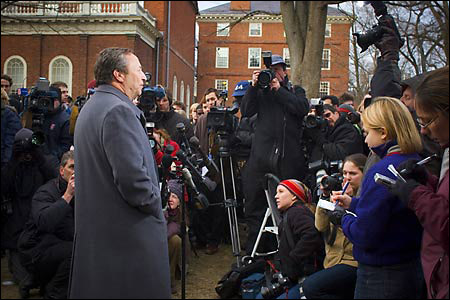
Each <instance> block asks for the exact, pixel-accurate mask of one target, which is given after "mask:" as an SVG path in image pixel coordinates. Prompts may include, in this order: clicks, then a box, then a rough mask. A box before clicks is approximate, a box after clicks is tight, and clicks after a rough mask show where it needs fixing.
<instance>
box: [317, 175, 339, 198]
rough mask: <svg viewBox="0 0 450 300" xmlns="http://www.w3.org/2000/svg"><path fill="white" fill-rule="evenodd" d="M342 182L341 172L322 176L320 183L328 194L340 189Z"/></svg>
mask: <svg viewBox="0 0 450 300" xmlns="http://www.w3.org/2000/svg"><path fill="white" fill-rule="evenodd" d="M343 182H344V177H343V176H342V175H341V173H333V174H331V175H330V176H326V177H324V178H322V180H321V182H320V183H321V184H322V187H323V190H324V191H326V192H327V193H328V194H330V193H331V192H332V191H341V190H342V183H343Z"/></svg>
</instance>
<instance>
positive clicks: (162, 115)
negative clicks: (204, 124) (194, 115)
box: [155, 90, 194, 145]
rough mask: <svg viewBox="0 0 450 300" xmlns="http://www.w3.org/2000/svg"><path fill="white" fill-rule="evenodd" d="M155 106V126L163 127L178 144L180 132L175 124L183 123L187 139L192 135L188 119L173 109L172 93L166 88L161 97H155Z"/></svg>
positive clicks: (192, 131) (192, 130)
mask: <svg viewBox="0 0 450 300" xmlns="http://www.w3.org/2000/svg"><path fill="white" fill-rule="evenodd" d="M156 106H157V113H156V119H155V123H156V124H155V125H156V128H159V129H165V130H166V131H167V132H168V133H169V135H170V136H171V137H172V139H173V140H174V141H175V142H176V143H177V144H178V145H181V144H182V140H181V135H180V133H179V132H178V131H177V124H179V123H183V124H184V126H185V128H186V137H187V139H188V140H189V139H190V138H191V137H193V136H194V129H193V127H192V125H191V123H190V121H189V120H188V119H187V118H186V117H184V116H182V115H180V114H178V113H176V112H175V110H174V109H173V107H172V94H171V93H170V92H169V91H168V90H165V93H164V96H163V97H160V98H156Z"/></svg>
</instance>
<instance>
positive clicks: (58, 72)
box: [49, 56, 72, 95]
mask: <svg viewBox="0 0 450 300" xmlns="http://www.w3.org/2000/svg"><path fill="white" fill-rule="evenodd" d="M49 70H50V76H49V77H50V78H49V80H50V83H53V82H56V81H62V82H64V83H65V84H67V86H68V90H69V95H71V94H72V63H71V61H70V59H69V58H67V57H65V56H58V57H55V58H54V59H53V60H52V61H51V62H50V67H49Z"/></svg>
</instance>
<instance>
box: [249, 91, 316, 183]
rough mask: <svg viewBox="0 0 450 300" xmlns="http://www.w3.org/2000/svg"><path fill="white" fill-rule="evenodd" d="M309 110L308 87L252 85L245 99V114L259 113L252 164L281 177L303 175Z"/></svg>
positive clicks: (251, 158) (299, 176) (301, 177)
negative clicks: (263, 86)
mask: <svg viewBox="0 0 450 300" xmlns="http://www.w3.org/2000/svg"><path fill="white" fill-rule="evenodd" d="M308 111H309V103H308V99H306V95H305V90H304V89H303V88H301V87H300V86H295V87H294V88H293V89H288V88H286V87H281V88H280V89H279V90H278V91H273V90H269V91H266V90H264V91H263V90H261V89H259V88H257V87H253V86H250V87H249V88H248V90H247V92H246V94H245V96H244V98H243V100H242V109H241V112H242V117H252V116H253V115H255V114H258V119H257V121H256V132H255V137H254V140H253V143H252V150H251V155H250V162H249V163H250V165H251V166H252V168H253V169H255V170H256V171H258V172H267V173H269V172H270V173H273V174H275V175H277V176H278V177H279V178H280V179H282V180H283V179H287V178H298V179H300V180H301V179H303V176H304V174H305V158H304V153H303V150H302V135H303V119H304V117H305V115H306V114H307V113H308Z"/></svg>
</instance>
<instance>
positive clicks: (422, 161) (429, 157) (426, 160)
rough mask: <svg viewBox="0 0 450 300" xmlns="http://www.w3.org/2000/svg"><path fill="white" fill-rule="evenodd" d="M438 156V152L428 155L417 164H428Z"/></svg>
mask: <svg viewBox="0 0 450 300" xmlns="http://www.w3.org/2000/svg"><path fill="white" fill-rule="evenodd" d="M436 157H437V154H433V155H431V156H428V157H427V158H425V159H422V160H421V161H418V162H417V163H416V164H417V165H419V166H421V165H424V164H427V163H429V162H430V161H431V160H432V159H433V158H436Z"/></svg>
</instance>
